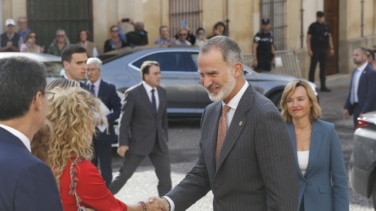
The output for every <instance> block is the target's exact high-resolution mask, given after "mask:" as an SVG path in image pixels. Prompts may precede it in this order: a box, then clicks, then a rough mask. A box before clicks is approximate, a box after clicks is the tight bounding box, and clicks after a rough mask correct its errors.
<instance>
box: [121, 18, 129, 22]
mask: <svg viewBox="0 0 376 211" xmlns="http://www.w3.org/2000/svg"><path fill="white" fill-rule="evenodd" d="M121 22H129V18H123V19H121Z"/></svg>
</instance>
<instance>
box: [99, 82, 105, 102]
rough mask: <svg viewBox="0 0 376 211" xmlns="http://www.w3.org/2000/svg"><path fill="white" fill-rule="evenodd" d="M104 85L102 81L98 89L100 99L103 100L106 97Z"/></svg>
mask: <svg viewBox="0 0 376 211" xmlns="http://www.w3.org/2000/svg"><path fill="white" fill-rule="evenodd" d="M103 85H104V83H103V81H102V79H101V81H100V82H99V87H98V96H97V97H98V98H101V97H102V96H105V94H104V93H103V92H104V89H103V88H104V87H103Z"/></svg>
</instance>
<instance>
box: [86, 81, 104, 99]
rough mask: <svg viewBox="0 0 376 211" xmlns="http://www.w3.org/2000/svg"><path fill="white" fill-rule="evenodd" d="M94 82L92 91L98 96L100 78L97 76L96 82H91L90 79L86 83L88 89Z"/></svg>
mask: <svg viewBox="0 0 376 211" xmlns="http://www.w3.org/2000/svg"><path fill="white" fill-rule="evenodd" d="M92 84H94V93H95V97H98V92H99V85H101V79H100V78H99V79H98V80H97V81H96V82H94V83H91V82H90V81H89V82H88V85H89V89H90V86H91V85H92Z"/></svg>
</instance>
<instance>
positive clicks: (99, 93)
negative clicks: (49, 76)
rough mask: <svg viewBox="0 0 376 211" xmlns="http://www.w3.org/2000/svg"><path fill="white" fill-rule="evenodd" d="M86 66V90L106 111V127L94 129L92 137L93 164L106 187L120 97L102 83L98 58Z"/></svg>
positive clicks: (115, 137) (88, 62) (92, 59)
mask: <svg viewBox="0 0 376 211" xmlns="http://www.w3.org/2000/svg"><path fill="white" fill-rule="evenodd" d="M86 64H87V78H88V82H87V84H86V85H87V88H88V89H89V91H90V92H91V93H92V94H93V95H94V96H96V97H98V98H99V99H100V100H101V101H102V103H103V105H102V106H105V107H103V108H104V110H105V111H106V117H107V123H108V127H107V129H105V128H96V135H95V136H94V137H93V146H94V152H95V153H94V154H95V155H94V158H93V164H94V165H95V166H97V165H98V161H99V164H100V170H101V174H102V177H103V179H104V180H105V181H106V185H107V187H109V186H110V184H111V181H112V150H111V144H112V143H113V142H116V141H117V136H116V134H115V130H114V123H115V120H116V119H117V118H119V115H120V108H121V103H120V97H119V96H118V94H117V92H116V88H115V86H114V85H113V84H110V83H108V82H106V81H103V80H102V79H101V78H100V76H101V70H102V62H101V60H99V59H98V58H89V59H88V60H87V62H86Z"/></svg>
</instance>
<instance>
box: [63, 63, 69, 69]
mask: <svg viewBox="0 0 376 211" xmlns="http://www.w3.org/2000/svg"><path fill="white" fill-rule="evenodd" d="M63 66H64V69H69V68H67V67H69V62H68V61H63Z"/></svg>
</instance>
